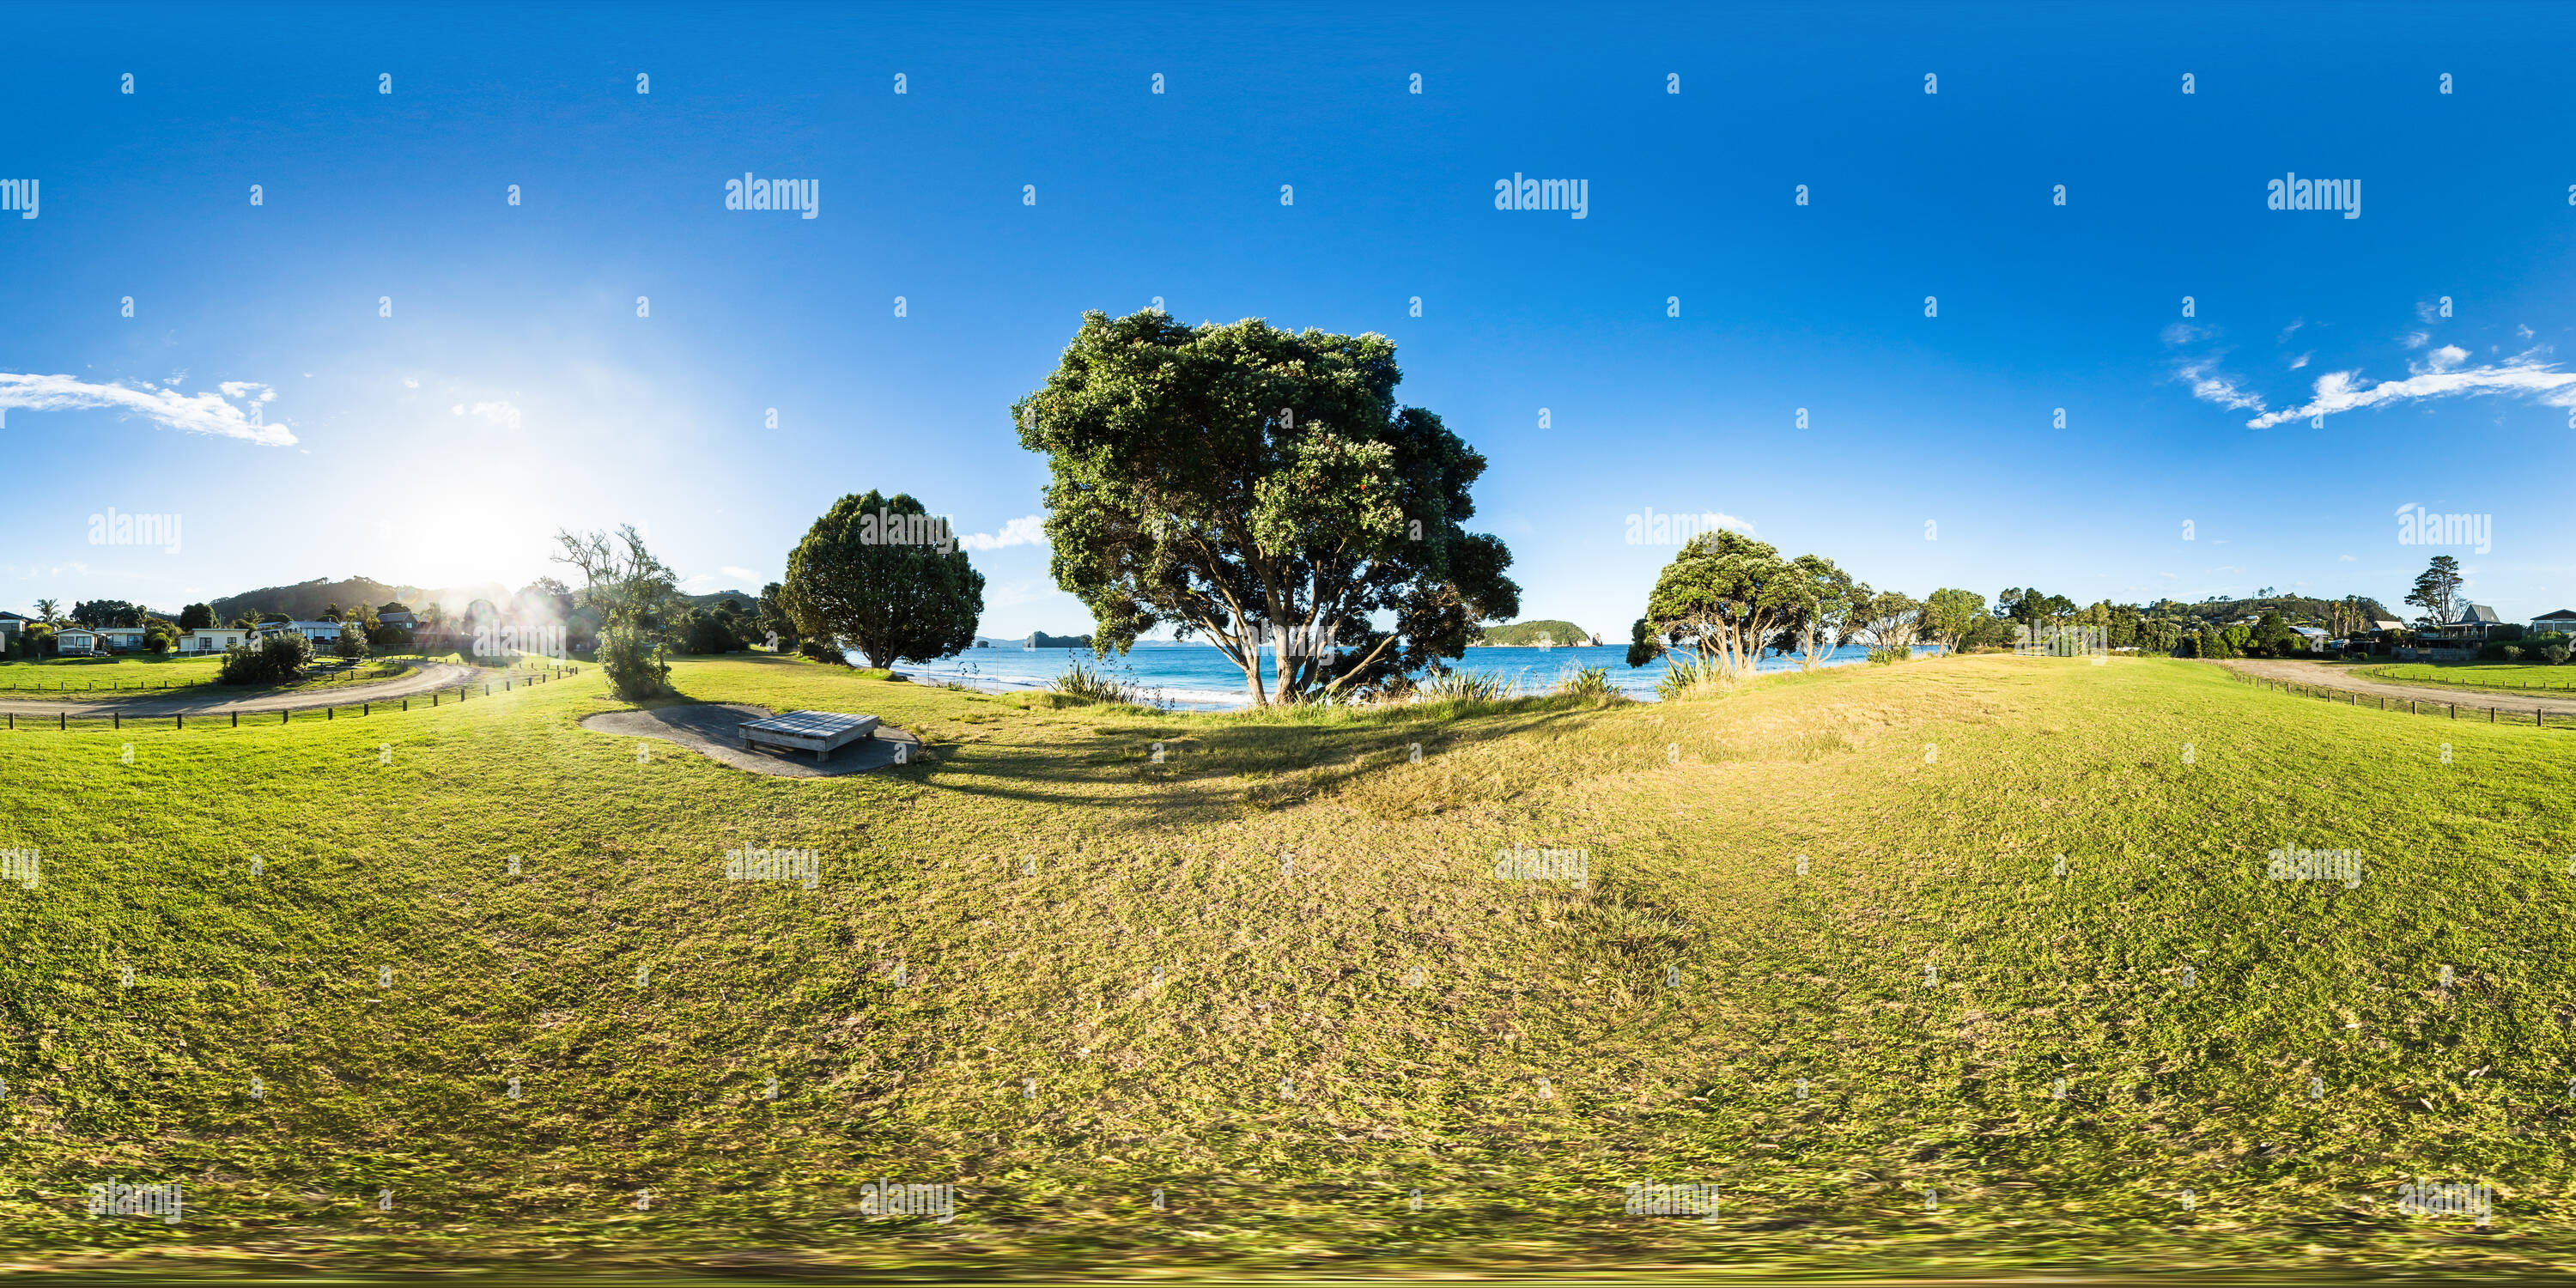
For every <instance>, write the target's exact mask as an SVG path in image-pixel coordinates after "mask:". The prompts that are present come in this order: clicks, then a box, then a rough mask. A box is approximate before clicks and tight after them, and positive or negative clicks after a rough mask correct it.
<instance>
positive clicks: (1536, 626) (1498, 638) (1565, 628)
mask: <svg viewBox="0 0 2576 1288" xmlns="http://www.w3.org/2000/svg"><path fill="white" fill-rule="evenodd" d="M1542 635H1544V636H1546V637H1547V638H1548V642H1550V643H1552V644H1558V645H1566V644H1589V643H1591V642H1592V633H1591V632H1590V631H1587V630H1585V629H1583V628H1582V627H1580V626H1577V625H1575V624H1574V623H1572V622H1560V621H1556V620H1553V619H1550V620H1546V621H1536V622H1514V623H1512V624H1511V625H1509V626H1488V627H1486V628H1485V633H1484V636H1483V637H1482V638H1480V639H1478V640H1477V641H1476V642H1477V643H1478V644H1480V645H1482V646H1484V647H1486V648H1526V647H1528V646H1530V645H1532V644H1536V643H1538V641H1539V637H1540V636H1542Z"/></svg>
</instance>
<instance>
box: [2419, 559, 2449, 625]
mask: <svg viewBox="0 0 2576 1288" xmlns="http://www.w3.org/2000/svg"><path fill="white" fill-rule="evenodd" d="M2406 602H2407V603H2410V604H2413V605H2415V606H2417V607H2419V608H2421V609H2423V610H2424V618H2423V620H2424V622H2425V623H2426V624H2427V625H2430V626H2433V627H2436V628H2439V627H2443V626H2448V625H2450V624H2451V623H2452V622H2455V621H2457V620H2459V616H2460V561H2459V560H2457V559H2454V558H2452V557H2451V556H2449V555H2435V556H2433V562H2432V564H2431V566H2429V567H2427V568H2425V569H2424V571H2423V572H2422V573H2421V574H2420V575H2418V576H2417V577H2416V578H2415V589H2413V590H2411V591H2409V592H2407V595H2406Z"/></svg>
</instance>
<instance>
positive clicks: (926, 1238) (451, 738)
mask: <svg viewBox="0 0 2576 1288" xmlns="http://www.w3.org/2000/svg"><path fill="white" fill-rule="evenodd" d="M673 678H674V681H675V682H676V683H677V684H678V686H679V687H680V688H681V689H683V690H684V691H685V692H686V693H687V694H688V695H689V696H690V697H691V698H694V699H700V700H710V701H729V702H749V703H759V704H764V705H767V706H769V707H772V708H782V709H783V708H790V707H813V708H822V709H828V710H846V711H861V712H867V713H871V714H875V715H878V716H881V717H883V718H884V719H885V720H886V721H887V722H889V723H890V724H893V725H895V726H898V727H901V728H904V729H907V730H910V731H912V732H914V733H917V734H919V735H920V736H921V737H922V738H923V739H924V740H925V741H926V742H927V744H928V745H929V748H930V755H929V756H928V757H927V758H926V759H925V760H924V761H923V762H921V763H917V764H913V765H909V766H906V767H902V768H897V769H893V770H889V771H886V772H883V773H875V774H862V775H855V776H850V777H843V778H831V779H814V780H804V779H774V778H763V777H755V776H751V775H747V774H743V773H739V772H736V771H734V770H731V769H728V768H726V767H724V766H721V765H718V764H714V763H712V762H709V761H707V760H704V759H702V758H699V757H697V756H695V755H693V754H690V753H687V752H685V751H681V750H679V749H677V748H675V747H673V746H672V745H670V744H667V743H661V742H651V741H644V742H639V741H637V740H635V739H632V738H617V737H610V736H606V735H600V734H594V733H591V732H588V731H585V730H583V729H581V728H579V727H578V725H577V723H576V722H577V721H578V720H579V719H580V718H581V717H583V716H585V715H588V714H590V713H593V712H598V711H607V710H614V709H619V708H620V707H621V706H622V705H624V704H621V703H619V702H617V701H616V700H614V699H613V698H611V697H609V696H607V693H606V689H605V687H604V685H603V684H602V683H601V681H600V679H599V676H598V673H597V672H596V671H595V670H591V669H585V670H584V672H583V674H582V675H581V676H580V677H578V678H575V679H569V680H564V681H560V682H556V683H551V684H545V685H540V686H537V687H535V688H532V689H521V690H519V691H518V692H515V693H512V694H509V695H507V696H500V697H496V698H494V699H492V700H488V701H487V700H477V701H471V702H467V703H464V704H462V705H457V704H449V705H446V706H443V707H440V708H437V709H428V708H419V709H415V710H412V711H410V712H407V713H405V712H379V713H377V714H375V715H373V716H371V717H369V718H366V719H362V720H340V721H335V722H328V723H324V722H297V723H294V724H292V725H287V726H282V727H281V726H273V725H272V726H259V727H252V726H247V725H246V726H244V727H242V728H240V729H237V730H236V729H231V728H209V729H203V730H200V729H190V730H188V731H185V732H174V731H170V730H166V729H154V730H129V731H126V732H124V733H122V734H111V733H107V732H100V733H95V734H92V733H83V732H78V731H75V732H71V733H67V734H66V733H58V732H54V731H52V730H40V731H30V730H21V731H19V732H17V733H15V734H10V735H0V849H22V850H23V849H33V850H37V851H41V856H42V857H41V865H42V866H41V870H42V878H41V881H40V883H39V884H37V885H36V886H35V887H34V888H33V889H24V888H21V887H20V886H18V885H14V884H12V885H6V886H0V1077H5V1079H6V1081H7V1089H6V1098H5V1100H0V1127H5V1132H0V1265H17V1266H22V1267H38V1266H52V1267H68V1268H100V1267H112V1266H118V1265H124V1266H128V1267H132V1268H138V1269H141V1268H158V1269H168V1268H172V1267H176V1266H182V1265H193V1266H197V1267H200V1268H202V1267H207V1266H214V1265H231V1266H235V1267H241V1266H244V1265H245V1262H244V1261H243V1260H242V1259H243V1258H251V1259H254V1260H255V1261H264V1262H266V1263H269V1264H273V1265H287V1264H292V1265H296V1266H328V1267H331V1268H334V1269H338V1270H354V1269H365V1268H400V1267H403V1266H406V1265H420V1264H424V1263H430V1262H454V1261H460V1260H473V1259H478V1258H496V1259H497V1258H513V1259H519V1260H521V1261H528V1260H542V1261H545V1262H547V1263H550V1264H555V1265H560V1266H563V1267H566V1268H575V1267H582V1266H601V1265H619V1266H627V1267H632V1268H638V1269H642V1268H650V1267H659V1266H680V1265H698V1266H708V1265H715V1266H722V1265H733V1266H760V1267H767V1268H780V1267H788V1266H795V1265H808V1266H814V1267H822V1266H832V1265H841V1266H851V1267H860V1266H878V1267H886V1266H898V1265H900V1266H907V1267H913V1268H916V1269H920V1270H923V1271H925V1272H953V1273H974V1274H978V1275H986V1276H990V1275H996V1274H1007V1273H1010V1272H1013V1271H1018V1272H1023V1273H1029V1274H1037V1273H1063V1272H1066V1271H1070V1270H1076V1269H1082V1268H1099V1269H1102V1270H1104V1271H1109V1272H1115V1271H1119V1270H1136V1271H1138V1272H1140V1273H1141V1272H1144V1271H1146V1270H1147V1269H1148V1268H1150V1267H1156V1266H1161V1267H1179V1268H1184V1269H1188V1268H1195V1269H1197V1270H1200V1271H1203V1272H1206V1273H1210V1274H1220V1273H1221V1274H1244V1273H1250V1272H1254V1271H1270V1270H1275V1271H1282V1272H1285V1271H1287V1270H1290V1269H1299V1270H1307V1271H1313V1270H1328V1271H1331V1272H1333V1273H1361V1272H1372V1271H1375V1272H1391V1271H1395V1270H1399V1269H1405V1268H1432V1267H1456V1266H1464V1265H1488V1266H1517V1267H1528V1268H1535V1267H1539V1266H1596V1267H1608V1266H1625V1267H1656V1266H1683V1265H1711V1266H1724V1267H1731V1268H1734V1269H1735V1270H1737V1271H1739V1272H1740V1271H1742V1270H1744V1269H1747V1268H1764V1269H1770V1270H1776V1271H1782V1272H1786V1271H1792V1270H1798V1269H1811V1268H1822V1267H1864V1268H1869V1267H1874V1268H1879V1269H1885V1270H1912V1271H1920V1270H1925V1269H1947V1270H1952V1271H1958V1272H1963V1273H1964V1272H1966V1271H1968V1270H1973V1269H2007V1268H2014V1267H2026V1266H2034V1265H2048V1266H2055V1267H2065V1268H2076V1269H2084V1268H2108V1267H2118V1268H2121V1269H2124V1270H2125V1269H2135V1268H2142V1267H2158V1266H2176V1267H2179V1266H2201V1265H2221V1264H2236V1265H2244V1264H2255V1263H2261V1264H2266V1265H2270V1266H2276V1267H2284V1268H2312V1269H2328V1268H2333V1267H2337V1266H2362V1265H2367V1266H2373V1267H2390V1266H2403V1265H2419V1266H2437V1265H2438V1266H2450V1267H2470V1266H2483V1267H2489V1268H2494V1269H2514V1268H2525V1269H2527V1268H2533V1267H2539V1266H2552V1265H2557V1264H2562V1263H2563V1262H2564V1261H2565V1260H2566V1259H2567V1258H2568V1257H2570V1256H2571V1255H2576V1227H2571V1224H2570V1219H2571V1217H2576V1192H2571V1170H2576V1169H2571V1162H2570V1159H2571V1157H2576V1153H2571V1145H2576V1139H2571V1130H2570V1127H2571V1122H2572V1121H2576V1101H2571V1098H2570V1083H2569V1079H2570V1078H2571V1077H2576V1042H2571V1039H2570V1031H2569V1024H2570V1019H2571V1014H2572V1013H2576V1012H2571V1003H2576V994H2571V991H2570V985H2571V979H2570V975H2571V971H2570V965H2569V964H2570V961H2571V949H2576V943H2571V936H2570V933H2569V929H2568V917H2567V911H2568V903H2569V895H2570V890H2571V878H2570V876H2569V868H2570V863H2571V861H2570V858H2569V854H2570V851H2571V849H2576V829H2571V825H2570V824H2571V820H2570V809H2571V807H2570V793H2569V790H2568V784H2569V780H2570V776H2569V765H2570V764H2571V753H2576V743H2571V742H2570V741H2569V738H2570V736H2571V735H2569V734H2567V733H2564V732H2559V731H2551V730H2535V729H2529V728H2521V727H2511V726H2505V727H2489V726H2487V725H2484V724H2470V723H2468V722H2459V723H2457V724H2453V723H2452V722H2448V721H2444V722H2438V723H2437V722H2431V721H2421V720H2408V719H2405V718H2402V717H2400V716H2396V715H2386V714H2382V713H2379V712H2377V711H2373V710H2368V709H2361V708H2353V707H2346V706H2337V705H2329V704H2325V703H2320V702H2316V701H2314V700H2311V699H2306V698H2302V697H2299V696H2296V695H2292V694H2285V693H2280V692H2274V691H2268V690H2261V689H2256V688H2254V687H2252V686H2248V685H2244V684H2239V683H2234V682H2231V681H2230V679H2229V678H2228V676H2227V675H2226V674H2225V673H2223V672H2222V671H2221V670H2220V669H2219V668H2216V667H2209V666H2203V665H2199V664H2194V663H2188V662H2178V661H2170V660H2131V659H2120V660H2116V661H2114V662H2112V663H2111V664H2109V665H2106V666H2091V665H2086V664H2085V663H2083V662H2081V661H2075V660H2053V659H2020V658H2009V657H1968V658H1949V659H1942V660H1938V661H1926V662H1917V663H1910V664H1906V665H1901V666H1894V667H1866V668H1864V667H1850V668H1838V669H1834V670H1831V671H1826V672H1823V673H1819V674H1815V675H1807V676H1784V677H1776V678H1766V679H1764V680H1763V681H1761V682H1759V683H1757V684H1756V685H1754V686H1753V687H1751V688H1749V689H1747V690H1745V691H1742V692H1739V693H1736V694H1733V695H1730V696H1726V697H1722V698H1718V699H1715V700H1710V701H1703V702H1693V703H1678V704H1665V705H1643V706H1639V705H1629V706H1619V707H1608V708H1596V707H1589V706H1582V705H1577V704H1575V703H1573V702H1571V701H1570V700H1533V701H1528V702H1523V703H1519V704H1514V705H1508V706H1504V707H1500V708H1492V707H1488V708H1477V709H1459V708H1442V709H1421V710H1415V711H1411V712H1406V713H1399V714H1392V715H1356V716H1355V715H1351V714H1347V713H1307V714H1299V715H1244V716H1188V715H1166V714H1159V713H1154V712H1148V711H1142V710H1138V709H1134V708H1112V707H1098V706H1082V705H1065V704H1061V703H1060V702H1059V701H1058V700H1053V699H1050V698H1048V697H1047V696H1046V695H1018V696H1016V697H1013V698H1004V697H996V696H988V695H978V694H968V693H962V692H958V691H954V690H946V689H938V688H930V687H926V686H921V685H915V684H905V683H899V682H891V681H889V680H886V679H883V678H880V677H879V675H877V674H872V673H853V672H849V671H846V670H842V669H839V668H832V667H825V666H820V665H815V664H812V663H807V662H802V661H797V660H792V659H784V658H765V657H764V658H756V659H749V660H745V659H740V658H736V659H723V660H694V661H682V662H680V663H678V664H677V665H676V666H675V669H674V673H673ZM128 744H131V747H132V751H133V755H132V763H131V764H127V763H125V756H124V754H123V753H124V750H125V748H126V747H127V745H128ZM1157 744H1159V745H1160V750H1161V753H1162V755H1161V758H1160V760H1159V762H1158V761H1157V759H1156V756H1155V752H1156V749H1157ZM1417 746H1418V749H1419V759H1418V761H1417V760H1416V758H1415V755H1414V753H1415V750H1416V748H1417ZM2284 847H2299V848H2303V849H2313V850H2327V851H2340V850H2349V851H2356V852H2358V854H2359V856H2360V862H2361V879H2360V881H2359V883H2358V885H2357V886H2347V885H2346V884H2343V883H2340V882H2328V881H2323V880H2270V879H2266V861H2267V852H2268V851H2271V850H2273V849H2276V848H2284ZM742 849H762V850H768V849H788V850H799V851H803V850H811V851H813V852H814V853H815V854H816V855H817V856H818V857H819V859H820V863H821V877H820V881H819V884H818V885H817V887H816V888H814V889H811V890H807V889H803V888H801V887H800V886H799V885H798V884H796V883H793V882H786V881H751V880H728V879H726V876H725V870H726V869H725V865H726V857H727V852H728V851H733V850H742ZM1513 850H1531V851H1540V852H1546V851H1579V852H1581V858H1582V861H1583V871H1584V872H1585V873H1587V879H1586V880H1584V881H1583V882H1582V883H1581V884H1580V885H1577V884H1575V883H1574V882H1572V881H1570V880H1554V881H1547V880H1524V879H1498V877H1497V875H1496V871H1497V862H1496V856H1497V851H1513ZM254 856H257V863H256V869H255V868H254ZM2060 856H2063V859H2064V862H2063V864H2062V865H2061V864H2060V863H2059V857H2060ZM1572 858H1573V856H1571V855H1565V854H1559V855H1556V856H1552V857H1550V858H1548V859H1547V860H1546V861H1547V862H1548V863H1549V864H1552V865H1554V866H1553V868H1552V870H1555V871H1559V872H1563V871H1567V870H1569V864H1570V862H1571V860H1572ZM514 862H515V863H516V865H517V866H516V874H515V875H513V867H512V865H513V863H514ZM2446 966H2447V967H2448V968H2450V971H2451V974H2450V976H2449V982H2448V985H2447V987H2446V986H2445V984H2444V982H2443V975H2442V972H2443V969H2444V968H2445V967H2446ZM129 969H130V970H131V972H132V974H131V983H130V984H128V983H127V982H126V979H127V976H126V972H127V971H128V970H129ZM773 1078H774V1079H775V1080H776V1081H775V1098H774V1099H773V1098H772V1083H771V1079H773ZM254 1079H257V1080H258V1081H257V1083H256V1084H254V1081H253V1080H254ZM255 1086H256V1094H254V1087H255ZM514 1090H515V1093H516V1094H515V1096H514V1095H513V1092H514ZM111 1177H121V1178H124V1179H125V1180H126V1181H128V1182H138V1181H143V1182H149V1181H164V1180H178V1181H182V1182H183V1183H184V1184H185V1186H186V1204H187V1210H186V1215H185V1218H184V1220H183V1221H182V1222H181V1223H179V1224H177V1225H165V1224H163V1223H162V1222H160V1221H158V1220H147V1219H144V1218H139V1217H127V1218H115V1219H107V1218H101V1219H95V1220H93V1219H88V1218H86V1217H84V1216H82V1215H81V1213H82V1211H83V1207H82V1202H83V1197H82V1196H83V1194H84V1188H83V1187H84V1186H86V1185H88V1184H91V1183H93V1182H101V1181H106V1180H108V1179H109V1178H111ZM2418 1177H2423V1178H2426V1179H2428V1180H2435V1181H2450V1182H2484V1183H2487V1184H2490V1185H2492V1186H2493V1187H2494V1193H2495V1196H2496V1206H2495V1218H2494V1220H2493V1222H2492V1224H2491V1225H2489V1226H2488V1227H2486V1228H2484V1229H2479V1228H2476V1227H2474V1226H2472V1225H2470V1224H2469V1223H2468V1222H2467V1221H2466V1220H2465V1219H2461V1218H2424V1217H2410V1216H2406V1215H2402V1214H2400V1212H2399V1210H2398V1208H2397V1206H2396V1202H2395V1200H2396V1197H2397V1189H2396V1187H2397V1186H2398V1185H2400V1184H2401V1183H2411V1182H2413V1181H2414V1180H2415V1179H2416V1178H2418ZM879 1180H887V1181H894V1182H899V1183H905V1182H908V1183H920V1184H940V1183H953V1184H954V1185H956V1186H957V1191H956V1207H955V1219H954V1220H953V1221H952V1222H949V1223H946V1224H941V1223H939V1222H937V1221H935V1220H933V1219H928V1218H918V1217H901V1218H891V1219H871V1218H869V1217H868V1216H865V1215H863V1214H862V1212H861V1210H860V1197H859V1193H860V1192H859V1187H860V1186H861V1185H862V1184H863V1183H867V1182H873V1181H879ZM1645 1181H1659V1182H1665V1183H1671V1184H1703V1183H1704V1184H1712V1185H1715V1186H1717V1187H1718V1190H1719V1192H1720V1194H1721V1196H1722V1203H1721V1209H1720V1211H1719V1213H1718V1216H1717V1219H1716V1220H1714V1221H1700V1220H1696V1219H1690V1218H1685V1217H1678V1216H1630V1215H1627V1214H1626V1213H1625V1212H1624V1210H1623V1192H1622V1187H1624V1186H1626V1185H1629V1184H1631V1183H1636V1182H1645ZM1158 1190H1159V1191H1160V1206H1159V1207H1158V1206H1157V1191H1158ZM1416 1191H1418V1192H1419V1193H1418V1199H1419V1205H1418V1209H1417V1206H1416V1198H1417V1194H1416ZM388 1192H389V1194H388ZM639 1192H640V1194H639ZM2187 1193H2188V1196H2189V1197H2188V1201H2187V1200H2186V1194H2187ZM1927 1195H1928V1197H1927ZM380 1196H382V1197H380ZM380 1202H382V1203H387V1204H390V1206H389V1208H380V1206H379V1204H380ZM754 1250H757V1251H754Z"/></svg>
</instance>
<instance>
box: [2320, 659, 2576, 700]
mask: <svg viewBox="0 0 2576 1288" xmlns="http://www.w3.org/2000/svg"><path fill="white" fill-rule="evenodd" d="M2364 669H2365V672H2366V673H2367V674H2369V675H2370V676H2372V677H2373V678H2376V679H2381V680H2386V681H2388V682H2390V683H2392V684H2438V685H2442V686H2444V687H2446V688H2455V689H2485V690H2489V691H2493V692H2499V693H2530V694H2547V693H2552V692H2568V693H2576V667H2568V666H2531V665H2526V664H2523V663H2519V662H2450V663H2439V664H2437V663H2432V662H2390V663H2382V664H2379V665H2376V666H2371V667H2367V668H2364Z"/></svg>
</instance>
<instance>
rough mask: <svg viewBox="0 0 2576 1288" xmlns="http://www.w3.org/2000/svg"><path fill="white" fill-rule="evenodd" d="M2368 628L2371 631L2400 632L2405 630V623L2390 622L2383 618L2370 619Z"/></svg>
mask: <svg viewBox="0 0 2576 1288" xmlns="http://www.w3.org/2000/svg"><path fill="white" fill-rule="evenodd" d="M2370 627H2371V629H2372V630H2379V631H2402V630H2404V629H2406V623H2404V622H2392V621H2390V620H2388V619H2387V618H2385V617H2375V618H2372V619H2371V622H2370Z"/></svg>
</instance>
